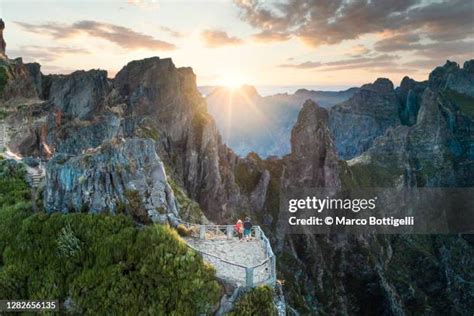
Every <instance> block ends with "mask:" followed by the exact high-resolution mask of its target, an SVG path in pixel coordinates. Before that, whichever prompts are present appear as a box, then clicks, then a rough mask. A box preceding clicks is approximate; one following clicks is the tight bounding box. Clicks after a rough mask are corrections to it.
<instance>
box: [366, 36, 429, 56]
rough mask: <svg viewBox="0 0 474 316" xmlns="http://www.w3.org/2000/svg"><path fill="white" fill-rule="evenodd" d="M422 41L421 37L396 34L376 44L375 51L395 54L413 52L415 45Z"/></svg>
mask: <svg viewBox="0 0 474 316" xmlns="http://www.w3.org/2000/svg"><path fill="white" fill-rule="evenodd" d="M419 41H420V36H419V35H418V34H413V33H404V34H396V35H394V36H389V37H386V38H384V39H382V40H380V41H378V42H376V43H375V45H374V49H375V50H377V51H379V52H393V51H400V50H412V49H413V48H414V47H413V44H415V43H418V42H419Z"/></svg>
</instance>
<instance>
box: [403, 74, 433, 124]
mask: <svg viewBox="0 0 474 316" xmlns="http://www.w3.org/2000/svg"><path fill="white" fill-rule="evenodd" d="M426 87H427V82H426V81H424V82H417V81H415V80H413V79H411V78H409V77H404V78H403V79H402V82H401V83H400V87H398V88H397V89H396V93H397V95H398V97H399V98H400V106H401V107H400V121H401V123H402V124H403V125H408V126H411V125H413V124H415V123H416V118H417V115H418V110H419V109H420V104H421V98H422V95H423V91H424V90H425V88H426Z"/></svg>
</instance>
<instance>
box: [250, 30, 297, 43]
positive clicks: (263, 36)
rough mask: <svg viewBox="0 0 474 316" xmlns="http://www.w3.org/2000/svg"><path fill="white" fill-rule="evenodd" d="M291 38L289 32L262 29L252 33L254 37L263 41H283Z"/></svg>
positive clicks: (258, 40)
mask: <svg viewBox="0 0 474 316" xmlns="http://www.w3.org/2000/svg"><path fill="white" fill-rule="evenodd" d="M290 38H291V37H290V35H289V34H286V33H280V32H271V31H262V32H260V33H257V34H254V35H252V39H254V40H255V41H257V42H262V43H270V42H283V41H287V40H289V39H290Z"/></svg>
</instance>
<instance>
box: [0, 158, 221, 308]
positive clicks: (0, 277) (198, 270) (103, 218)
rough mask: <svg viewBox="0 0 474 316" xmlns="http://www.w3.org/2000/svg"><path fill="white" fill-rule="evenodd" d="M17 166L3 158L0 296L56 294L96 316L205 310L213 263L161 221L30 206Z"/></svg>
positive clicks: (211, 304)
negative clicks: (39, 209)
mask: <svg viewBox="0 0 474 316" xmlns="http://www.w3.org/2000/svg"><path fill="white" fill-rule="evenodd" d="M18 166H19V165H12V164H11V162H9V161H0V297H2V298H9V299H59V300H60V302H61V304H63V308H66V309H68V310H69V311H70V312H73V313H77V314H86V315H87V314H94V315H122V314H128V315H149V314H153V315H199V314H209V313H210V312H211V311H212V310H213V309H214V308H215V306H216V304H217V303H218V300H219V294H220V287H219V285H218V283H217V282H216V281H215V278H214V275H215V271H214V269H213V268H212V267H211V266H209V265H207V264H205V263H204V262H203V261H202V258H201V257H200V256H199V255H198V254H196V253H195V252H193V251H191V250H190V249H189V248H188V247H187V246H186V245H185V244H184V242H183V241H182V240H181V239H180V238H179V236H178V234H177V233H176V231H174V230H173V229H171V228H169V227H168V226H164V225H150V226H145V227H144V228H139V227H137V226H136V224H135V223H134V221H133V220H132V218H131V217H130V216H126V215H115V216H113V215H107V214H90V213H71V214H59V213H55V214H46V213H44V212H37V213H33V212H32V207H31V203H30V195H29V194H30V193H29V192H30V190H29V188H28V186H27V185H26V183H25V181H24V177H23V176H24V171H23V170H22V168H21V167H18Z"/></svg>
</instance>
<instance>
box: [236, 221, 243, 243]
mask: <svg viewBox="0 0 474 316" xmlns="http://www.w3.org/2000/svg"><path fill="white" fill-rule="evenodd" d="M243 230H244V227H243V224H242V221H241V220H240V219H239V220H238V221H237V224H235V231H236V232H237V236H238V237H239V240H241V239H242V231H243Z"/></svg>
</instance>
